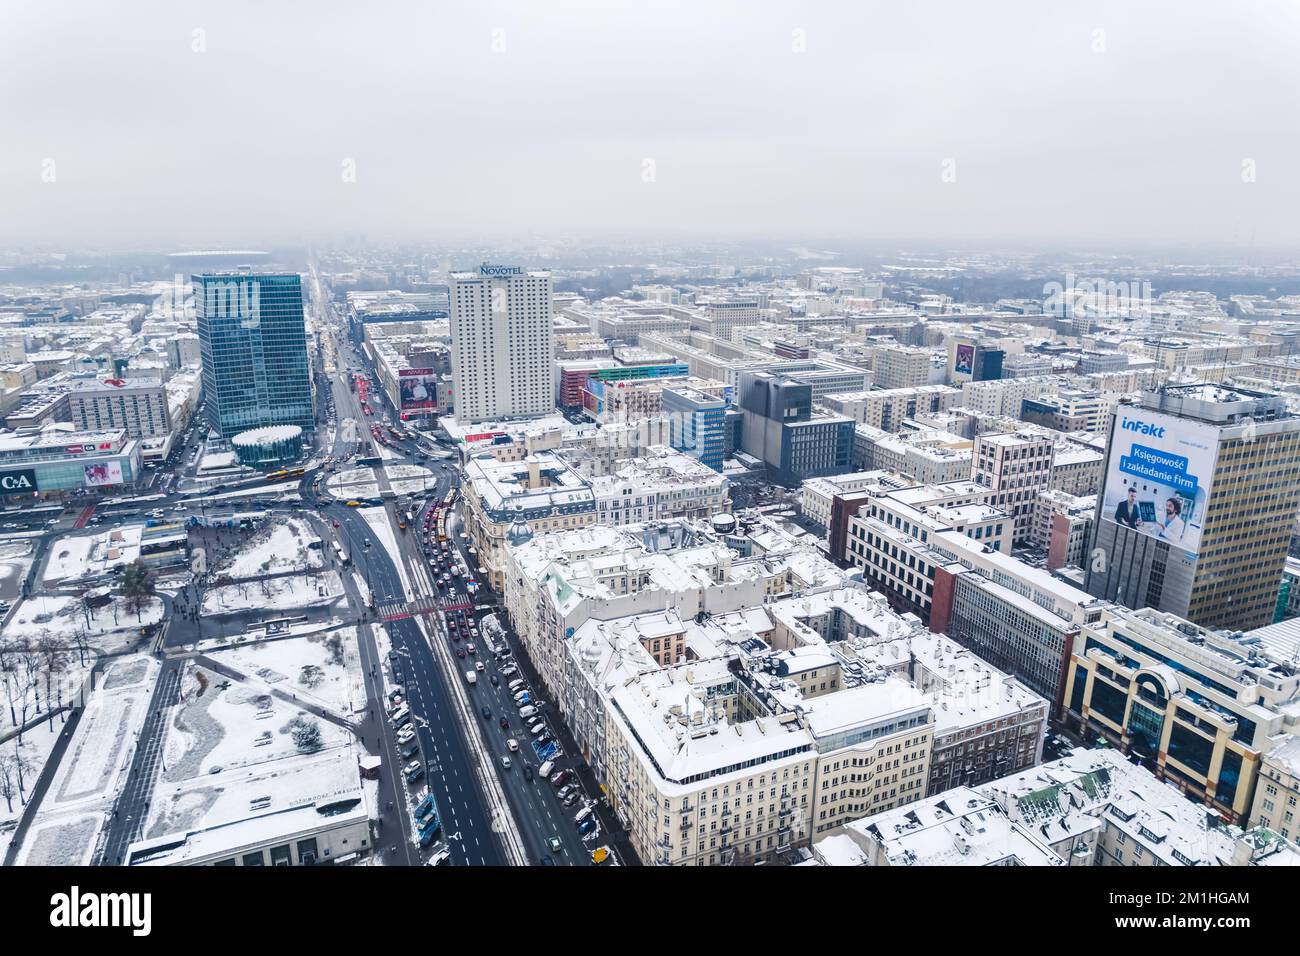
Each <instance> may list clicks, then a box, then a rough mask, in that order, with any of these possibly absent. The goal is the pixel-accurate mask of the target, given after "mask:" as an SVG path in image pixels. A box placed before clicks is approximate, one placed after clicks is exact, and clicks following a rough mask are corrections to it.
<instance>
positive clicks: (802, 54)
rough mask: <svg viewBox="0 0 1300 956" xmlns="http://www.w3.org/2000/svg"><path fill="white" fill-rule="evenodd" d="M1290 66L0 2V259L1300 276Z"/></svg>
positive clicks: (1006, 25) (813, 7) (1022, 21)
mask: <svg viewBox="0 0 1300 956" xmlns="http://www.w3.org/2000/svg"><path fill="white" fill-rule="evenodd" d="M196 31H201V32H196ZM1098 31H1101V32H1100V33H1099V32H1098ZM1298 39H1300V8H1295V7H1287V6H1285V5H1282V4H1271V3H1263V2H1256V3H1241V4H1235V5H1232V6H1225V5H1213V4H1208V3H1200V2H1192V3H1158V4H1151V5H1149V6H1147V7H1145V8H1143V9H1130V8H1129V7H1128V6H1127V5H1125V4H1122V3H1115V4H1100V5H1099V4H1096V3H1089V4H1080V3H1060V4H1055V3H1054V4H1050V5H1048V4H1041V3H1038V4H1036V3H1031V2H1007V3H1001V4H996V5H985V6H975V5H967V4H962V3H957V2H936V3H931V4H916V5H909V6H908V7H907V8H906V9H900V8H899V7H898V6H896V5H889V6H885V5H876V6H866V5H862V4H848V3H843V4H841V3H818V4H807V5H801V4H794V3H740V2H719V3H712V4H698V3H696V4H691V3H684V2H666V3H656V4H649V5H638V6H636V7H629V8H623V7H615V6H611V5H608V4H600V3H595V2H570V3H563V2H559V3H548V4H546V5H545V6H544V7H543V6H542V5H540V4H537V3H470V2H464V3H439V4H438V5H437V7H436V9H431V8H426V7H424V6H423V5H417V4H406V3H376V4H369V5H364V6H361V5H347V6H344V5H335V4H328V3H322V4H309V3H286V4H280V5H276V6H273V7H271V6H261V5H254V4H249V3H242V2H226V3H161V2H152V0H149V2H141V3H133V4H130V5H129V6H123V7H120V8H108V9H100V8H96V7H94V6H92V5H90V4H82V3H70V4H62V5H59V6H52V5H43V4H38V3H30V2H13V3H10V4H7V5H6V6H5V7H4V8H3V9H0V87H2V88H3V90H4V92H3V93H0V102H3V104H4V110H3V117H4V132H5V140H6V145H5V148H4V149H3V151H0V210H3V212H4V215H3V217H0V224H2V225H0V242H3V243H5V244H7V245H12V244H23V243H36V244H39V243H50V242H53V243H67V244H70V245H77V244H81V245H103V246H107V247H110V248H127V247H133V246H139V245H143V244H151V243H174V244H177V245H213V246H227V245H238V246H245V247H254V248H256V247H260V246H263V245H267V244H274V243H286V242H308V241H312V240H314V239H318V238H320V237H330V236H340V235H343V234H352V235H361V234H365V235H367V236H373V237H386V238H402V237H405V238H422V237H438V236H441V237H451V236H457V235H472V236H503V237H515V238H517V239H523V238H527V237H539V236H557V235H571V236H578V237H599V236H610V237H622V238H626V239H629V240H636V239H648V238H652V237H659V238H660V239H662V240H663V241H665V242H667V241H672V240H674V239H681V240H686V241H689V240H690V239H691V238H692V237H706V236H711V237H731V238H733V239H790V240H795V239H799V238H805V237H806V238H814V239H816V238H820V239H827V240H829V239H833V238H845V239H852V240H854V241H897V242H904V243H915V244H918V245H926V246H929V247H933V246H941V245H945V244H951V245H953V246H962V245H973V246H983V247H990V246H998V245H1013V246H1014V245H1020V246H1036V247H1048V248H1052V247H1060V248H1082V247H1093V248H1130V247H1153V246H1160V245H1162V244H1171V245H1174V246H1177V247H1194V246H1200V245H1204V246H1207V247H1213V248H1216V249H1229V250H1231V249H1238V248H1240V249H1242V250H1249V249H1255V248H1278V247H1281V248H1290V247H1300V223H1298V222H1297V217H1296V216H1295V215H1294V212H1295V211H1296V210H1297V209H1298V208H1300V185H1297V182H1296V179H1295V176H1294V173H1293V172H1291V171H1293V170H1294V169H1296V168H1298V167H1300V131H1298V130H1297V129H1296V127H1295V123H1294V119H1293V117H1294V104H1295V102H1296V101H1297V94H1298V93H1300V64H1297V62H1296V59H1295V57H1294V50H1295V49H1296V47H1297V40H1298Z"/></svg>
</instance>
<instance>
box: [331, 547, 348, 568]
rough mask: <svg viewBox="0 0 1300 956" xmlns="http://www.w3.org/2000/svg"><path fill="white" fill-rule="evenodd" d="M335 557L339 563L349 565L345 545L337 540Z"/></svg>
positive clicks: (344, 565)
mask: <svg viewBox="0 0 1300 956" xmlns="http://www.w3.org/2000/svg"><path fill="white" fill-rule="evenodd" d="M334 557H335V558H336V559H337V560H338V563H339V564H341V565H342V566H343V567H347V565H348V553H347V552H346V551H344V550H343V545H341V544H339V543H338V542H337V541H335V542H334Z"/></svg>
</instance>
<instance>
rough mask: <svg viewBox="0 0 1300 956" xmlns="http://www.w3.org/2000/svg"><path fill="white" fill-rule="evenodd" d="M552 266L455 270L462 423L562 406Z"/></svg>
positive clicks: (455, 352) (454, 355)
mask: <svg viewBox="0 0 1300 956" xmlns="http://www.w3.org/2000/svg"><path fill="white" fill-rule="evenodd" d="M554 362H555V344H554V339H553V333H552V326H551V274H550V273H549V272H525V271H524V270H523V269H521V268H519V267H518V266H494V265H487V264H486V263H485V264H483V265H481V266H479V268H478V270H477V271H476V272H458V273H454V274H453V275H452V276H451V366H452V378H453V381H454V383H455V385H454V390H455V394H456V418H457V420H458V421H461V422H463V423H473V422H482V421H497V420H500V419H508V418H539V417H541V416H543V415H547V414H550V412H552V411H553V410H554V409H555V381H554V373H555V370H554Z"/></svg>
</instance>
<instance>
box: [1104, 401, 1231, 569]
mask: <svg viewBox="0 0 1300 956" xmlns="http://www.w3.org/2000/svg"><path fill="white" fill-rule="evenodd" d="M1115 416H1116V421H1115V427H1114V430H1113V431H1112V433H1111V448H1110V462H1109V465H1108V466H1107V469H1106V483H1105V486H1104V488H1103V491H1102V501H1101V518H1102V520H1104V521H1112V522H1114V523H1115V524H1118V525H1122V526H1123V527H1126V528H1131V529H1133V530H1134V531H1138V532H1141V533H1142V534H1147V535H1150V536H1151V537H1153V538H1157V539H1159V540H1161V541H1167V542H1169V544H1170V545H1172V546H1174V547H1176V548H1179V549H1181V550H1183V551H1186V552H1188V553H1189V554H1191V555H1195V554H1196V553H1197V551H1198V550H1199V549H1200V545H1201V526H1202V524H1203V522H1204V518H1205V505H1206V502H1207V501H1208V499H1209V494H1210V482H1211V480H1212V478H1213V475H1214V462H1215V459H1216V458H1217V456H1218V453H1219V432H1218V429H1216V428H1213V427H1212V426H1209V425H1201V424H1198V423H1197V422H1190V421H1187V420H1186V419H1181V418H1174V417H1173V416H1171V415H1164V414H1161V413H1160V412H1153V411H1150V410H1148V409H1144V408H1129V407H1125V406H1120V407H1119V408H1118V409H1116V411H1115Z"/></svg>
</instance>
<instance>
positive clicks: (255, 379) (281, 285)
mask: <svg viewBox="0 0 1300 956" xmlns="http://www.w3.org/2000/svg"><path fill="white" fill-rule="evenodd" d="M191 280H192V282H193V284H194V308H195V312H196V315H197V318H198V325H199V347H200V350H201V353H202V358H203V401H204V404H205V405H206V419H207V423H208V425H209V426H210V427H212V428H213V429H214V430H216V431H218V432H220V434H221V436H222V437H223V438H225V439H227V440H228V439H230V438H233V437H234V436H235V435H237V434H239V433H240V432H242V431H247V430H248V429H250V428H262V427H264V426H267V425H298V426H300V427H302V428H303V429H305V430H308V431H310V430H311V428H312V425H313V415H312V393H311V371H310V366H309V363H308V361H307V330H306V326H305V324H304V320H303V308H302V283H301V281H300V279H299V276H298V274H297V273H254V272H249V271H246V270H243V271H238V272H217V273H204V274H202V275H195V276H192V277H191Z"/></svg>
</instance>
